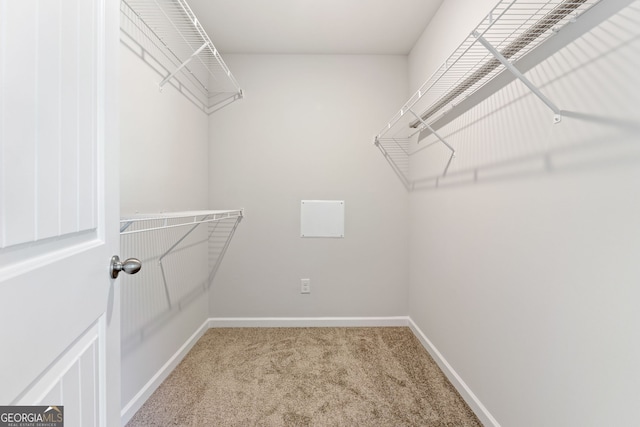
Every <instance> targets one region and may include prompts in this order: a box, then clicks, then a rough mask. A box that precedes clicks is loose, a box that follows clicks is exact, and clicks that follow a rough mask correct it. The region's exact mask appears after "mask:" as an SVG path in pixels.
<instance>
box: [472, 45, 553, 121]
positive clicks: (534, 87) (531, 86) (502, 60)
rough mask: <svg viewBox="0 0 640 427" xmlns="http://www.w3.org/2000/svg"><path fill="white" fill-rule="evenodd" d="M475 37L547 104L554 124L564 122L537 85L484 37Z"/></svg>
mask: <svg viewBox="0 0 640 427" xmlns="http://www.w3.org/2000/svg"><path fill="white" fill-rule="evenodd" d="M473 36H474V37H475V38H476V39H477V40H478V41H479V42H480V43H481V44H482V46H484V47H485V48H486V49H487V50H488V51H489V52H491V54H492V55H493V56H494V57H495V58H496V59H497V60H498V61H500V63H501V64H502V65H504V66H505V68H506V69H507V70H509V71H510V72H511V74H513V75H514V76H516V77H517V78H518V79H519V80H520V81H521V82H522V83H524V84H525V86H527V87H528V88H529V90H530V91H531V92H532V93H533V94H534V95H535V96H537V97H538V98H539V99H540V100H541V101H542V102H544V103H545V104H546V106H547V107H549V108H550V109H551V111H553V113H554V115H553V123H556V124H557V123H560V122H561V121H562V114H561V112H560V109H559V108H558V107H557V106H556V104H554V103H553V102H552V101H551V100H550V99H549V98H547V97H546V96H545V95H544V94H543V93H542V92H540V89H538V87H537V86H536V85H534V84H533V83H532V82H531V80H529V79H528V78H526V77H525V76H524V74H522V73H521V72H520V70H518V69H517V68H516V66H515V65H513V64H512V63H511V62H510V61H509V60H508V59H507V58H505V57H504V55H502V54H501V53H500V52H498V50H497V49H496V48H495V47H493V45H492V44H491V43H489V42H488V41H487V40H486V39H485V38H484V37H482V36H481V35H479V34H478V33H477V32H474V33H473Z"/></svg>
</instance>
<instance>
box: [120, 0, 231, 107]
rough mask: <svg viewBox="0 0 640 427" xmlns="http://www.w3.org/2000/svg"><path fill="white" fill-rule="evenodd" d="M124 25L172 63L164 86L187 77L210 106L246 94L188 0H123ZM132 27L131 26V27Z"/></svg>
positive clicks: (164, 60) (162, 83)
mask: <svg viewBox="0 0 640 427" xmlns="http://www.w3.org/2000/svg"><path fill="white" fill-rule="evenodd" d="M120 10H121V16H122V19H123V21H126V24H127V25H125V22H123V23H122V25H121V27H122V28H123V29H125V28H135V29H136V32H137V33H140V34H142V35H143V36H144V37H146V38H147V39H148V41H150V42H151V43H153V45H154V46H155V48H157V49H158V50H159V51H161V52H162V56H163V58H162V62H164V63H167V64H168V68H169V67H170V68H172V69H168V71H167V74H166V75H165V76H164V78H163V79H162V81H161V82H160V88H161V89H162V87H163V86H164V85H165V84H167V83H168V82H170V81H171V80H172V79H178V80H179V79H180V78H185V79H186V80H188V82H189V83H190V85H191V86H192V87H194V88H195V90H196V91H198V92H199V95H201V96H203V97H205V99H206V103H207V104H208V105H207V106H208V107H214V106H216V105H218V104H220V103H224V102H228V101H233V100H236V99H239V98H242V96H243V92H242V89H241V88H240V85H239V84H238V81H237V80H236V79H235V77H234V76H233V74H231V71H230V70H229V68H228V67H227V65H226V64H225V62H224V60H223V59H222V56H221V55H220V53H219V52H218V50H217V49H216V47H215V46H214V45H213V43H212V42H211V39H210V38H209V36H208V35H207V33H206V31H205V30H204V28H203V27H202V25H201V24H200V21H198V18H196V16H195V15H194V13H193V11H192V10H191V8H190V7H189V5H188V4H187V2H186V1H185V0H122V1H121V8H120ZM129 31H130V30H129Z"/></svg>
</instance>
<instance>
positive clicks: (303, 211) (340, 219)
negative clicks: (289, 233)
mask: <svg viewBox="0 0 640 427" xmlns="http://www.w3.org/2000/svg"><path fill="white" fill-rule="evenodd" d="M300 237H338V238H342V237H344V200H302V201H301V202H300Z"/></svg>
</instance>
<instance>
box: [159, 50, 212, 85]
mask: <svg viewBox="0 0 640 427" xmlns="http://www.w3.org/2000/svg"><path fill="white" fill-rule="evenodd" d="M207 46H209V42H205V43H204V44H203V45H202V46H200V47H199V48H198V50H196V51H195V52H193V53H192V54H191V56H190V57H188V58H187V59H186V60H185V61H184V62H183V63H182V64H180V66H179V67H178V68H176V69H175V71H174V72H173V73H171V74H169V75H168V76H167V77H165V78H164V79H163V80H162V81H161V82H160V90H162V86H164V85H165V84H166V83H167V82H168V81H169V80H171V79H172V78H173V76H175V75H176V74H178V72H179V71H180V70H182V69H183V68H184V67H186V66H187V65H188V64H189V62H191V61H192V60H193V58H195V57H196V56H198V55H200V52H202V51H203V50H204V48H205V47H207Z"/></svg>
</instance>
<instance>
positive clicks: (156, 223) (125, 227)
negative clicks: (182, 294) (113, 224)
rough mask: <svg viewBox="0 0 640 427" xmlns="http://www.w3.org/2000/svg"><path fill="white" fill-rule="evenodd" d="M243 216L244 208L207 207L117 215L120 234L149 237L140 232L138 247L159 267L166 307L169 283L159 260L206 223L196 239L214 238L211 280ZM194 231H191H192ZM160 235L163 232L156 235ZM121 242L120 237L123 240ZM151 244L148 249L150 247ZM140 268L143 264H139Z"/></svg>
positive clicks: (131, 236) (169, 296)
mask: <svg viewBox="0 0 640 427" xmlns="http://www.w3.org/2000/svg"><path fill="white" fill-rule="evenodd" d="M242 218H244V210H242V209H232V210H207V211H184V212H169V213H158V214H136V215H131V216H125V217H122V218H121V219H120V236H121V238H122V237H125V238H128V239H131V238H136V236H140V235H142V234H147V235H149V237H146V238H145V237H142V236H140V237H139V239H141V240H140V241H141V242H142V244H141V246H140V250H144V249H146V250H147V251H149V250H151V252H153V253H154V256H153V258H154V259H156V260H157V264H158V266H159V269H160V277H161V280H162V282H163V285H164V290H165V296H166V301H167V304H168V306H169V307H171V306H172V298H171V295H170V294H171V293H170V291H169V289H170V286H169V283H168V280H167V273H166V271H165V266H164V264H163V261H164V260H165V259H167V258H168V257H169V255H170V254H172V252H174V251H178V250H179V248H180V247H181V244H183V242H187V241H186V239H187V238H188V237H189V236H190V235H192V233H194V231H196V230H197V229H198V228H199V227H201V226H202V225H203V224H206V225H208V226H209V228H208V229H206V230H204V229H203V230H202V231H201V235H200V236H199V238H200V239H204V240H211V239H212V238H213V239H217V240H218V244H217V250H216V252H217V253H216V260H215V263H214V265H212V266H211V271H210V273H209V279H208V283H211V281H212V280H213V277H214V276H215V274H216V272H217V270H218V268H219V267H220V263H221V262H222V259H223V257H224V255H225V253H226V251H227V248H228V247H229V244H230V242H231V239H232V238H233V235H234V233H235V231H236V228H237V227H238V224H239V223H240V221H241V220H242ZM223 223H226V224H227V225H226V226H225V227H220V228H218V224H223ZM220 230H223V234H224V236H220V235H217V234H216V232H217V231H220ZM193 235H195V234H193ZM160 236H163V237H161V238H160ZM123 242H124V241H123ZM183 245H184V244H183ZM151 247H152V249H151ZM143 270H144V266H143Z"/></svg>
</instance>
